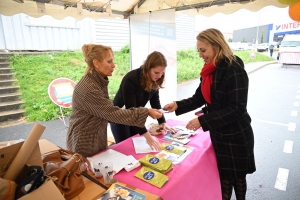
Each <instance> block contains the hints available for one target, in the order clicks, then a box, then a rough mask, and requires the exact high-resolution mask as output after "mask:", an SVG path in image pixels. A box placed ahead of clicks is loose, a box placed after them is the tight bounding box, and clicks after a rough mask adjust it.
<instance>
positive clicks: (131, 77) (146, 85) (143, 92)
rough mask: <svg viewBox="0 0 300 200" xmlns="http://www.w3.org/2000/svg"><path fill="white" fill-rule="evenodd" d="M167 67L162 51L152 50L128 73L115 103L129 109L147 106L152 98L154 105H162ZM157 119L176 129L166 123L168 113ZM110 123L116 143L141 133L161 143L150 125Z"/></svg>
mask: <svg viewBox="0 0 300 200" xmlns="http://www.w3.org/2000/svg"><path fill="white" fill-rule="evenodd" d="M166 67H167V60H166V59H165V57H164V55H163V54H162V53H160V52H158V51H154V52H152V53H151V54H149V55H148V57H147V59H146V61H145V62H144V64H143V65H142V66H141V67H140V68H137V69H135V70H132V71H130V72H128V73H127V74H126V75H125V76H124V78H123V80H122V82H121V85H120V88H119V90H118V92H117V94H116V96H115V98H114V105H115V106H118V107H120V108H122V107H125V108H126V109H129V108H135V107H136V108H137V107H144V106H145V105H146V104H147V102H148V101H150V105H151V107H152V108H155V109H161V105H160V100H159V91H158V90H159V89H160V88H162V87H163V86H162V85H163V82H164V79H165V70H166ZM157 120H158V123H159V124H160V125H161V128H162V129H164V130H172V131H174V130H173V129H171V128H170V127H169V126H168V125H167V124H166V120H165V118H164V116H162V117H161V118H159V119H157ZM110 127H111V130H112V133H113V136H114V138H115V141H116V143H119V142H121V141H123V140H125V139H127V138H129V137H131V136H133V135H136V134H140V135H143V136H144V137H145V138H146V140H147V143H148V144H149V145H150V146H152V145H154V144H159V143H158V141H157V140H153V138H154V137H152V136H151V135H150V133H149V132H148V130H147V129H146V127H142V128H140V127H137V126H126V125H121V124H111V126H110Z"/></svg>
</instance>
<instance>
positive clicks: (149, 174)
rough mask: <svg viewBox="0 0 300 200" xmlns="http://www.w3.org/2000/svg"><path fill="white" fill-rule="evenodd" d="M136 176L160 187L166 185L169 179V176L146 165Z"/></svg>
mask: <svg viewBox="0 0 300 200" xmlns="http://www.w3.org/2000/svg"><path fill="white" fill-rule="evenodd" d="M134 176H135V177H137V178H139V179H141V180H143V181H146V182H148V183H150V184H151V185H154V186H156V187H158V188H162V186H164V185H165V184H166V182H168V180H169V178H168V176H166V175H164V174H162V173H159V172H158V171H155V170H153V169H151V168H148V167H145V166H144V167H142V168H141V169H140V170H139V171H138V172H137V173H136V174H135V175H134Z"/></svg>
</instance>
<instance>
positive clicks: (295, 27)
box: [232, 20, 300, 44]
mask: <svg viewBox="0 0 300 200" xmlns="http://www.w3.org/2000/svg"><path fill="white" fill-rule="evenodd" d="M286 34H300V22H296V21H292V20H291V21H286V22H281V23H280V22H278V23H273V24H267V25H263V26H259V27H250V28H245V29H239V30H234V31H233V39H232V41H233V42H252V43H255V39H256V38H258V43H275V42H276V43H278V44H280V42H281V41H282V39H283V37H284V36H285V35H286Z"/></svg>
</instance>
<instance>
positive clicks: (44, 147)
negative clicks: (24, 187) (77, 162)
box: [0, 140, 65, 200]
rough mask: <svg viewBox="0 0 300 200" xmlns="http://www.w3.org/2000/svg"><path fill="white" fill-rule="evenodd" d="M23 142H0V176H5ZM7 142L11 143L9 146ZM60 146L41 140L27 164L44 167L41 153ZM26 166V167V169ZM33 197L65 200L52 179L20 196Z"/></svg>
mask: <svg viewBox="0 0 300 200" xmlns="http://www.w3.org/2000/svg"><path fill="white" fill-rule="evenodd" d="M23 143H24V141H23V142H18V141H16V140H14V141H7V142H0V177H3V176H4V174H5V172H6V171H7V170H8V168H9V167H10V164H11V163H12V161H13V159H14V158H15V157H16V155H17V153H18V151H19V150H20V148H21V146H22V145H23ZM7 144H10V145H9V146H7ZM40 147H41V148H40ZM56 149H58V147H57V146H56V145H54V144H53V143H51V142H49V141H47V140H40V141H39V142H38V143H37V144H36V146H35V148H34V150H33V152H32V154H31V155H30V157H29V159H28V160H27V162H26V166H33V165H37V166H41V167H43V162H42V157H41V153H46V152H48V151H52V150H56ZM26 166H24V169H26ZM24 172H25V171H24V170H23V171H21V173H20V174H19V176H18V179H17V180H16V182H17V183H18V182H19V180H20V179H19V177H20V178H21V177H22V176H24ZM32 199H39V200H53V199H55V200H65V198H64V197H63V195H62V194H61V192H60V191H59V190H58V189H57V187H56V185H55V184H54V182H53V181H52V180H51V179H48V180H47V181H45V183H44V184H43V185H41V186H40V187H39V188H38V189H36V190H34V191H32V192H31V193H29V194H27V195H25V196H23V197H21V198H19V200H32Z"/></svg>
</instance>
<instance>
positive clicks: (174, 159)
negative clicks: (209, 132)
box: [155, 142, 195, 165]
mask: <svg viewBox="0 0 300 200" xmlns="http://www.w3.org/2000/svg"><path fill="white" fill-rule="evenodd" d="M172 145H174V146H178V147H181V148H184V149H185V152H184V153H183V154H181V155H180V156H179V155H177V154H174V153H171V152H168V151H164V150H162V151H161V152H159V153H158V154H156V155H155V156H157V157H160V158H165V159H168V160H170V161H172V163H173V164H175V165H177V164H179V163H180V162H181V161H183V160H184V159H185V158H186V157H187V156H188V155H189V154H191V153H192V151H193V150H194V149H195V148H194V147H191V146H188V145H183V144H180V143H176V142H172Z"/></svg>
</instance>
